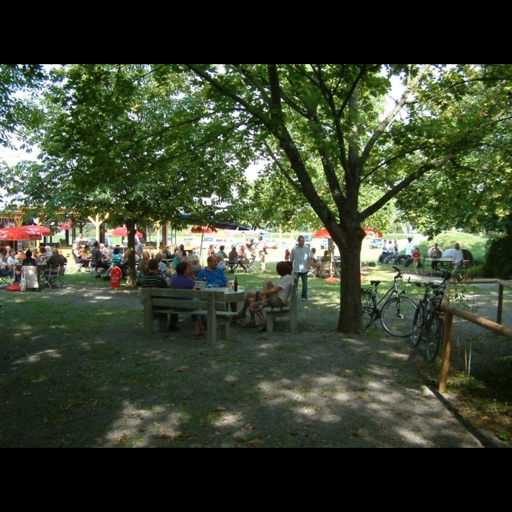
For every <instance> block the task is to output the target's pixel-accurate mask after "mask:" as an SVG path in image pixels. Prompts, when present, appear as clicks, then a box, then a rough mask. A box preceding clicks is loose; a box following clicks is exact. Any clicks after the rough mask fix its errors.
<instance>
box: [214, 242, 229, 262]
mask: <svg viewBox="0 0 512 512" xmlns="http://www.w3.org/2000/svg"><path fill="white" fill-rule="evenodd" d="M217 254H218V255H220V256H222V259H223V260H227V259H228V255H227V254H226V251H225V250H224V245H221V246H220V247H219V250H218V251H217Z"/></svg>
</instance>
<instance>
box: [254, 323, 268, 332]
mask: <svg viewBox="0 0 512 512" xmlns="http://www.w3.org/2000/svg"><path fill="white" fill-rule="evenodd" d="M266 330H267V326H266V325H262V326H261V327H259V328H258V329H256V332H265V331H266Z"/></svg>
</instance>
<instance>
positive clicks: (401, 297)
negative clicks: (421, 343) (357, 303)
mask: <svg viewBox="0 0 512 512" xmlns="http://www.w3.org/2000/svg"><path fill="white" fill-rule="evenodd" d="M393 270H394V271H395V272H396V275H395V276H394V277H393V284H392V285H391V286H390V287H389V289H388V290H387V291H386V293H385V294H384V295H383V296H382V297H381V298H380V299H379V298H378V294H377V287H378V286H379V284H380V283H381V282H382V281H370V285H371V288H370V287H369V288H361V305H362V310H363V311H362V313H363V328H365V329H366V328H367V327H370V326H371V325H373V326H376V323H375V322H376V321H377V320H380V323H381V325H382V327H383V329H384V330H385V331H386V332H387V333H388V334H391V336H397V337H399V338H406V337H407V336H410V335H411V331H412V320H413V318H414V313H415V312H416V308H417V306H416V303H415V302H414V301H413V300H412V299H410V298H409V297H406V296H405V290H403V291H400V290H399V289H398V284H397V281H398V280H399V279H402V277H403V276H402V272H401V270H400V269H399V268H398V267H393Z"/></svg>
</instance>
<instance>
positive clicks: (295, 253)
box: [290, 235, 313, 300]
mask: <svg viewBox="0 0 512 512" xmlns="http://www.w3.org/2000/svg"><path fill="white" fill-rule="evenodd" d="M312 257H313V254H312V253H311V249H310V248H309V247H308V246H307V245H304V237H303V236H302V235H301V236H299V238H297V245H296V246H295V247H294V248H293V249H292V252H291V254H290V261H291V263H292V266H293V275H294V276H295V279H296V280H297V279H298V278H299V277H300V279H301V281H302V294H301V296H302V300H308V270H309V263H310V260H311V258H312Z"/></svg>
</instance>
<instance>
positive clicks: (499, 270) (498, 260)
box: [482, 235, 512, 279]
mask: <svg viewBox="0 0 512 512" xmlns="http://www.w3.org/2000/svg"><path fill="white" fill-rule="evenodd" d="M511 254H512V237H511V236H506V235H497V236H493V237H492V238H489V240H488V241H487V244H486V256H485V262H484V264H483V265H482V275H483V277H496V278H498V279H510V277H511V276H512V258H511V257H510V255H511Z"/></svg>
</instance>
